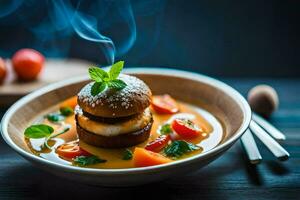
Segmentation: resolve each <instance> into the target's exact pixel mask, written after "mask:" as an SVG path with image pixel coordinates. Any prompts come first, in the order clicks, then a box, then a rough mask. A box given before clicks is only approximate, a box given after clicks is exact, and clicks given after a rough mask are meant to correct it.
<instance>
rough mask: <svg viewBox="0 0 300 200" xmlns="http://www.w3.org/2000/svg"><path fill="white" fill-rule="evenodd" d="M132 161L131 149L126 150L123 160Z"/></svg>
mask: <svg viewBox="0 0 300 200" xmlns="http://www.w3.org/2000/svg"><path fill="white" fill-rule="evenodd" d="M131 159H132V152H131V151H130V150H129V149H125V151H124V154H123V160H131Z"/></svg>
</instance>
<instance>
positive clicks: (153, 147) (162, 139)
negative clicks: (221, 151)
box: [145, 135, 171, 152]
mask: <svg viewBox="0 0 300 200" xmlns="http://www.w3.org/2000/svg"><path fill="white" fill-rule="evenodd" d="M170 140H171V137H170V135H161V136H159V137H158V138H156V139H155V140H154V141H152V142H150V143H148V144H147V145H146V147H145V149H147V150H149V151H153V152H159V151H160V150H162V149H163V148H164V147H165V146H166V145H167V144H168V142H169V141H170Z"/></svg>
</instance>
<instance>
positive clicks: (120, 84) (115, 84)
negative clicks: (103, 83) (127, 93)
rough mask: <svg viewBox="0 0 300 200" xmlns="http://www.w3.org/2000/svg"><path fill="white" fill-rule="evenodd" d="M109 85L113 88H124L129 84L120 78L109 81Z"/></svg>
mask: <svg viewBox="0 0 300 200" xmlns="http://www.w3.org/2000/svg"><path fill="white" fill-rule="evenodd" d="M107 85H108V87H109V88H112V89H115V90H122V89H123V88H125V87H126V86H127V84H126V83H125V82H124V81H122V80H120V79H115V80H111V81H109V82H108V83H107Z"/></svg>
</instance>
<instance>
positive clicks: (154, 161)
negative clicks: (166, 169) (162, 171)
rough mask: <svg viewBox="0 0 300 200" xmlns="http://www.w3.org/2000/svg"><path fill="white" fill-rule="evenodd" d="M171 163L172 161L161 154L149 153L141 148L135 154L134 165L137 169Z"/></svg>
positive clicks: (136, 149)
mask: <svg viewBox="0 0 300 200" xmlns="http://www.w3.org/2000/svg"><path fill="white" fill-rule="evenodd" d="M171 161H172V160H171V159H169V158H166V157H164V156H163V155H161V154H159V153H155V152H152V151H148V150H146V149H143V148H139V147H136V148H135V150H134V153H133V163H134V165H135V166H136V167H147V166H153V165H161V164H165V163H168V162H171Z"/></svg>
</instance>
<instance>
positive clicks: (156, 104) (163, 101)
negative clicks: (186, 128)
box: [151, 94, 179, 114]
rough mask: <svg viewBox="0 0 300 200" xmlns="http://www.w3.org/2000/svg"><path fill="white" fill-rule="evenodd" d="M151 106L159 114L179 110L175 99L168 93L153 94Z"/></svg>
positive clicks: (172, 112)
mask: <svg viewBox="0 0 300 200" xmlns="http://www.w3.org/2000/svg"><path fill="white" fill-rule="evenodd" d="M151 103H152V104H151V105H152V108H153V109H154V110H155V111H156V112H157V113H160V114H174V113H177V112H178V111H179V108H178V105H177V103H176V101H175V100H174V99H173V98H172V97H171V96H170V95H167V94H165V95H159V96H153V98H152V102H151Z"/></svg>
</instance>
